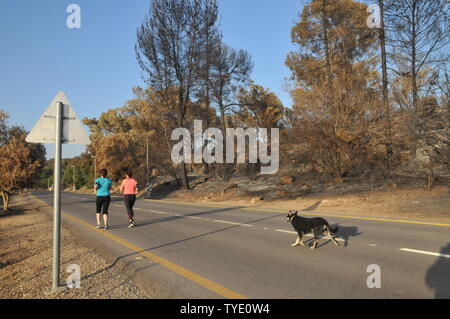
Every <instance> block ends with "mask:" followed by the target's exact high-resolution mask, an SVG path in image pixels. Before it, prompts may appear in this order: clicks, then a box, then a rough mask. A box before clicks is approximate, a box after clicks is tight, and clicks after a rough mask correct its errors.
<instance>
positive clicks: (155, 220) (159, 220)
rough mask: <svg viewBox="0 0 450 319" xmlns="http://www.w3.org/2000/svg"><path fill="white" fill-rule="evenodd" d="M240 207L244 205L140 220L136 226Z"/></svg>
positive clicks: (217, 212) (216, 212)
mask: <svg viewBox="0 0 450 319" xmlns="http://www.w3.org/2000/svg"><path fill="white" fill-rule="evenodd" d="M240 208H243V207H241V206H238V207H229V208H221V209H215V210H208V211H204V212H198V213H191V214H185V215H181V214H180V215H173V216H170V217H164V218H158V219H151V220H149V221H144V222H140V223H139V224H136V227H140V226H146V225H152V224H158V223H163V222H167V221H173V220H178V219H182V218H187V217H198V216H203V215H210V214H219V213H223V212H226V211H229V210H234V209H240Z"/></svg>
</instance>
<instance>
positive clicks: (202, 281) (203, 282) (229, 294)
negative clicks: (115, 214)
mask: <svg viewBox="0 0 450 319" xmlns="http://www.w3.org/2000/svg"><path fill="white" fill-rule="evenodd" d="M30 195H31V196H33V197H34V198H35V199H36V200H37V201H39V202H41V203H43V204H44V205H46V206H49V207H51V205H48V204H47V203H46V202H44V201H43V200H41V199H40V198H38V197H37V196H35V195H33V194H30ZM61 214H62V215H63V216H64V217H65V218H67V219H69V220H71V221H73V222H75V223H78V224H80V225H83V226H85V227H87V228H89V229H92V225H90V224H89V223H87V222H85V221H83V220H81V219H79V218H77V217H74V216H72V215H69V214H67V213H65V212H63V211H61ZM96 231H97V233H98V234H100V235H103V236H105V237H107V238H109V239H111V240H113V241H115V242H117V243H119V244H121V245H122V246H125V247H127V248H129V249H131V250H133V251H135V252H136V253H138V254H140V255H142V256H145V257H147V258H148V259H150V260H151V261H153V262H155V263H158V264H160V265H161V266H164V267H166V268H167V269H169V270H171V271H173V272H175V273H177V274H179V275H181V276H183V277H185V278H187V279H189V280H191V281H193V282H195V283H197V284H199V285H200V286H202V287H205V288H207V289H209V290H211V291H214V292H215V293H217V294H219V295H221V296H223V297H225V298H229V299H248V298H247V297H246V296H244V295H241V294H239V293H237V292H235V291H233V290H231V289H228V288H226V287H224V286H222V285H220V284H218V283H216V282H214V281H211V280H209V279H207V278H205V277H202V276H200V275H198V274H196V273H194V272H192V271H190V270H188V269H186V268H183V267H181V266H179V265H177V264H175V263H173V262H171V261H169V260H167V259H164V258H162V257H160V256H158V255H156V254H154V253H152V252H149V251H147V250H145V249H143V248H141V247H139V246H136V245H134V244H132V243H130V242H129V241H126V240H125V239H123V238H121V237H119V236H116V235H114V234H111V233H110V232H107V231H104V230H96Z"/></svg>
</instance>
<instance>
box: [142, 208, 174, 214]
mask: <svg viewBox="0 0 450 319" xmlns="http://www.w3.org/2000/svg"><path fill="white" fill-rule="evenodd" d="M141 209H142V208H141ZM143 210H144V211H146V212H150V213H155V214H160V215H172V214H171V213H166V212H158V211H156V210H148V209H143Z"/></svg>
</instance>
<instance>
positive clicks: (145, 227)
mask: <svg viewBox="0 0 450 319" xmlns="http://www.w3.org/2000/svg"><path fill="white" fill-rule="evenodd" d="M31 194H33V195H34V196H35V197H37V198H39V199H40V200H42V201H44V202H45V203H47V204H49V205H52V198H53V194H52V193H51V192H32V193H31ZM62 209H63V211H64V212H65V213H66V214H67V215H65V216H64V217H63V218H64V219H66V220H67V219H70V220H71V221H72V222H74V223H77V224H79V225H80V226H81V228H80V229H82V231H83V233H85V234H86V238H89V236H88V235H89V234H95V236H96V239H95V240H96V241H98V240H100V241H102V242H103V241H104V242H105V243H106V244H109V242H111V243H113V242H114V245H112V247H111V250H113V253H115V254H117V256H118V257H121V256H122V255H124V256H125V255H126V256H129V255H133V254H135V255H133V256H142V257H143V258H145V259H146V260H148V262H149V266H148V267H147V266H146V267H143V268H148V269H151V267H150V266H152V265H156V266H157V267H154V268H155V269H159V268H161V269H164V271H165V272H164V273H162V272H161V276H163V277H164V280H166V281H170V282H171V283H172V282H173V285H174V287H180V288H179V289H180V291H185V294H192V297H194V298H223V297H230V298H239V297H243V298H245V297H247V298H295V299H298V298H436V297H437V298H450V225H449V226H445V225H441V226H437V225H428V224H410V223H400V222H398V223H397V222H388V221H376V220H361V219H355V218H343V217H326V219H327V220H328V221H329V222H330V224H334V225H338V226H339V232H338V240H339V243H340V245H341V246H340V247H336V246H335V245H334V244H333V243H332V242H329V241H328V240H327V239H325V238H322V239H321V241H320V242H319V247H318V248H317V249H316V250H310V249H306V248H303V247H301V246H298V247H291V246H290V245H291V243H293V242H294V241H295V239H296V234H295V233H294V231H293V229H292V227H291V225H290V224H288V223H287V222H286V220H285V215H286V214H284V213H280V212H269V211H267V210H264V211H258V209H257V208H251V209H249V208H240V207H221V206H209V205H206V204H205V205H203V204H189V203H186V204H181V203H169V202H164V201H163V202H161V201H152V200H145V199H141V200H138V201H137V202H136V206H135V214H136V216H135V220H136V227H135V228H132V229H129V228H127V215H126V212H125V208H124V205H123V202H122V200H121V199H120V198H113V201H112V203H111V206H110V226H111V229H110V230H94V229H93V228H92V227H91V225H92V226H93V225H94V221H95V196H94V195H86V194H82V195H80V194H68V193H64V194H63V195H62ZM308 213H310V212H308ZM300 214H301V213H300ZM317 215H318V216H320V213H318V214H317ZM308 217H310V216H308ZM306 239H310V237H307V238H306ZM93 240H94V239H93ZM116 244H117V245H116ZM119 246H120V247H121V248H120V249H119V248H115V247H119ZM137 259H142V258H141V257H139V258H137ZM372 264H376V265H379V266H380V269H381V288H373V289H369V288H368V287H367V284H366V280H367V278H368V276H369V275H371V273H368V272H367V267H368V266H369V265H372ZM155 271H156V270H155ZM172 275H173V276H172ZM153 276H156V275H155V273H154V274H153Z"/></svg>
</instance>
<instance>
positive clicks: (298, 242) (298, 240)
mask: <svg viewBox="0 0 450 319" xmlns="http://www.w3.org/2000/svg"><path fill="white" fill-rule="evenodd" d="M300 241H301V238H300V236H297V240H296V241H295V243H293V244H292V245H291V246H292V247H295V246H298V245H300ZM302 244H303V243H302Z"/></svg>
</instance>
